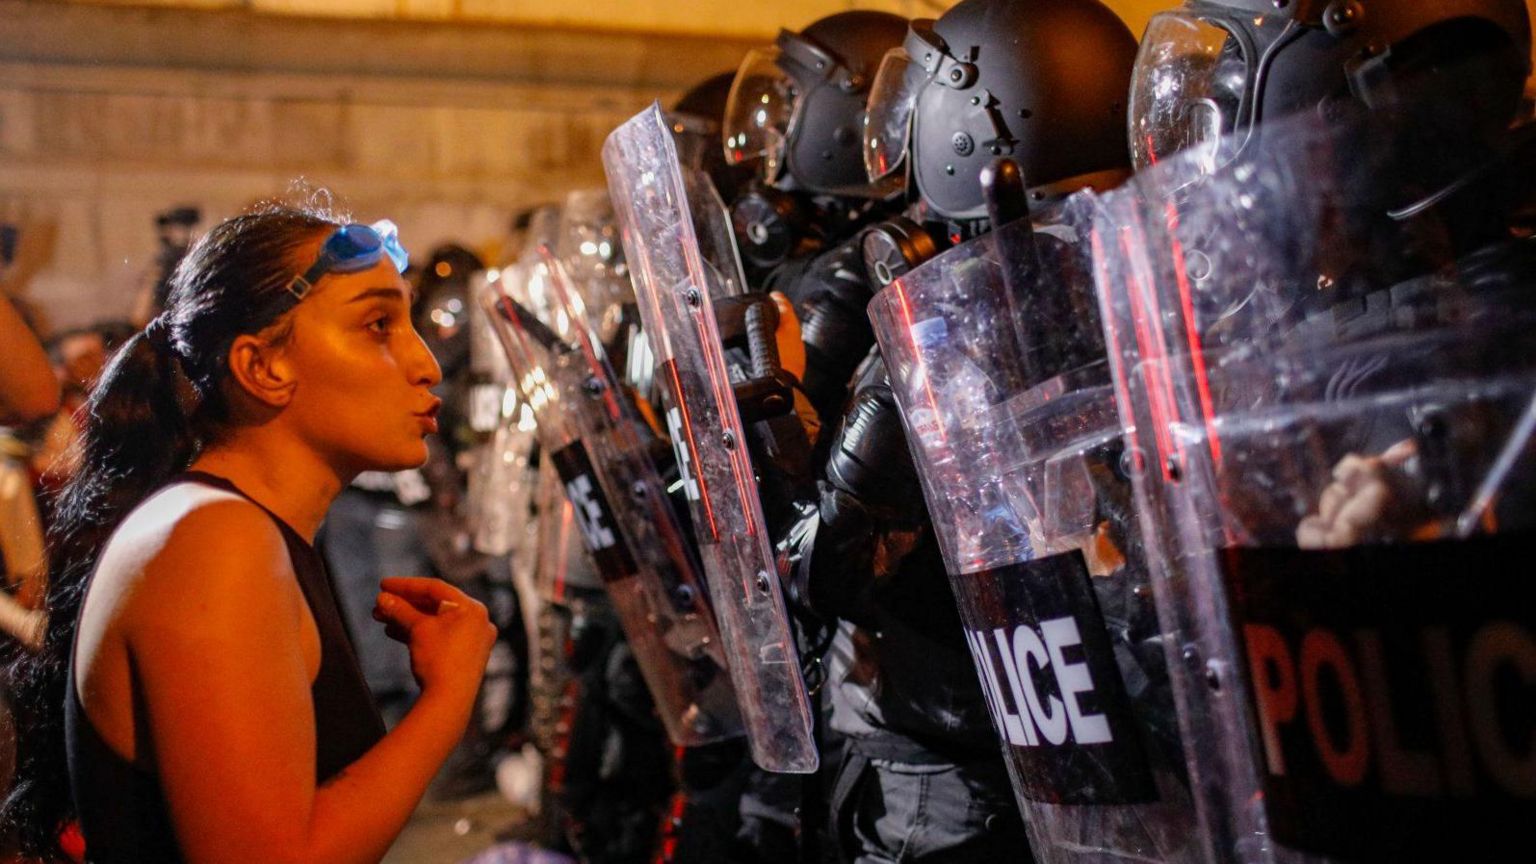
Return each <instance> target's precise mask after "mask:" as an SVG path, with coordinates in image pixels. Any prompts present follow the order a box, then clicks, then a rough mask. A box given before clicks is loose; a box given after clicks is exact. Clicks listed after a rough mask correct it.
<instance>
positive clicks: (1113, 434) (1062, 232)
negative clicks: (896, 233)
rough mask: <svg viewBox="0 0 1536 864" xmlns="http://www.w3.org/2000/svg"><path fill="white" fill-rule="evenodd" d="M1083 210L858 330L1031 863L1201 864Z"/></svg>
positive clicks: (990, 238)
mask: <svg viewBox="0 0 1536 864" xmlns="http://www.w3.org/2000/svg"><path fill="white" fill-rule="evenodd" d="M1084 195H1085V196H1086V195H1087V193H1084ZM1091 212H1092V201H1091V199H1088V200H1084V201H1082V202H1081V203H1078V202H1076V200H1074V202H1072V203H1070V204H1069V206H1067V207H1066V208H1064V209H1062V210H1061V211H1059V212H1056V213H1053V214H1050V215H1049V216H1048V217H1041V218H1039V219H1037V224H1036V225H1034V226H1031V224H1030V222H1029V221H1028V220H1021V221H1019V222H1015V223H1012V224H1010V225H1006V226H1004V227H1002V228H1000V229H998V230H996V231H994V232H992V233H990V234H987V235H984V236H982V237H980V238H978V239H976V240H972V241H970V242H967V243H965V244H962V245H960V246H957V247H955V248H954V249H951V250H949V251H947V252H945V253H944V254H943V255H940V256H938V257H937V258H934V259H933V260H931V261H929V262H927V263H925V264H923V265H922V266H920V267H918V268H916V269H915V270H913V271H912V272H910V273H908V274H907V275H906V276H903V277H902V278H900V279H898V280H896V281H895V282H893V283H892V284H891V285H890V286H888V287H887V288H885V289H884V290H883V291H881V292H880V293H879V294H878V295H876V296H875V298H874V300H873V301H872V302H871V303H870V307H869V312H870V318H871V321H872V322H873V324H874V327H875V333H876V336H877V337H878V339H879V342H880V350H881V353H882V355H883V356H884V358H885V362H886V368H887V369H888V370H889V372H890V377H891V385H892V391H893V392H894V394H895V396H896V401H897V403H898V406H899V407H900V409H901V413H902V417H903V420H904V422H905V425H906V429H907V434H908V442H909V444H910V445H911V449H912V452H913V457H914V460H915V462H916V464H917V466H918V473H919V475H920V476H921V478H922V482H923V490H924V494H925V497H926V499H927V503H928V510H929V513H930V515H931V517H932V520H933V526H934V531H935V533H936V535H937V537H938V539H939V543H940V546H941V548H942V551H943V553H944V559H945V564H946V567H947V569H948V571H949V576H950V583H951V585H952V587H953V588H954V593H955V598H956V600H957V603H958V606H959V610H960V615H961V620H962V621H963V623H964V625H965V628H966V637H967V641H968V642H969V643H970V646H971V650H972V654H973V656H974V659H975V661H976V668H977V675H978V677H979V678H980V679H981V683H982V690H983V692H984V693H985V694H986V696H987V701H988V706H989V708H990V709H991V713H992V717H993V720H994V724H995V728H996V731H997V734H998V737H999V739H1000V740H1001V743H1002V747H1003V753H1004V757H1005V761H1006V762H1007V764H1008V768H1009V772H1010V776H1011V779H1012V781H1013V786H1014V791H1015V794H1016V797H1017V799H1018V802H1019V806H1020V810H1021V811H1022V812H1023V814H1024V816H1025V821H1026V823H1027V825H1028V828H1029V832H1030V846H1031V851H1032V852H1033V854H1034V856H1035V859H1036V860H1037V861H1041V862H1084V861H1112V860H1132V861H1158V862H1185V861H1189V862H1193V861H1200V860H1203V854H1202V850H1201V845H1200V843H1199V841H1198V837H1197V832H1196V830H1195V810H1194V806H1193V803H1192V800H1191V796H1190V793H1189V787H1188V780H1187V778H1186V776H1185V771H1184V755H1183V751H1182V746H1181V742H1180V740H1179V733H1178V725H1177V719H1176V713H1175V710H1174V701H1173V695H1172V691H1171V688H1170V686H1169V683H1168V674H1167V670H1166V667H1165V663H1164V658H1163V649H1162V645H1161V642H1160V640H1159V638H1158V636H1159V632H1158V627H1157V619H1156V614H1155V609H1154V608H1153V603H1152V597H1151V593H1150V588H1149V585H1148V574H1147V566H1146V562H1145V559H1144V556H1143V553H1142V543H1141V538H1140V532H1139V530H1138V526H1137V525H1136V521H1135V514H1134V511H1133V508H1132V506H1131V497H1132V493H1131V486H1130V481H1129V478H1128V477H1127V476H1126V474H1125V469H1124V464H1123V460H1124V447H1123V444H1122V440H1123V438H1122V435H1121V429H1120V423H1119V418H1118V416H1117V415H1116V413H1115V403H1114V397H1113V394H1112V392H1111V389H1110V386H1109V371H1108V367H1107V363H1106V360H1105V358H1104V355H1103V347H1102V342H1101V341H1100V339H1099V337H1098V321H1097V316H1096V314H1095V312H1096V310H1095V305H1096V304H1095V300H1094V296H1093V277H1092V270H1091V267H1090V266H1089V265H1090V262H1091V258H1090V256H1089V254H1088V246H1087V243H1086V239H1087V231H1086V230H1083V229H1084V227H1085V225H1086V224H1091V223H1090V222H1089V220H1088V218H1087V217H1088V216H1091Z"/></svg>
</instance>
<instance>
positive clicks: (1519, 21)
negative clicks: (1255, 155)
mask: <svg viewBox="0 0 1536 864" xmlns="http://www.w3.org/2000/svg"><path fill="white" fill-rule="evenodd" d="M1530 57H1531V33H1530V19H1529V13H1528V12H1527V10H1526V5H1525V0H1189V2H1187V3H1186V4H1185V5H1184V6H1183V7H1182V8H1180V9H1176V10H1173V11H1170V12H1164V13H1161V14H1159V15H1157V16H1154V17H1153V19H1152V21H1151V23H1149V24H1148V25H1147V31H1146V33H1145V34H1144V36H1143V38H1142V43H1141V50H1140V53H1139V55H1138V57H1137V60H1136V71H1135V75H1134V78H1133V83H1132V88H1131V108H1130V118H1129V119H1130V124H1129V135H1130V145H1131V152H1132V156H1133V158H1134V160H1135V163H1136V167H1137V168H1138V169H1140V168H1143V167H1146V166H1148V165H1151V164H1152V163H1154V162H1157V161H1158V160H1160V159H1163V158H1165V157H1167V156H1170V155H1172V154H1173V153H1176V152H1180V151H1198V152H1201V153H1203V154H1204V155H1203V156H1202V157H1200V158H1202V159H1204V160H1206V161H1207V164H1208V166H1209V168H1210V169H1212V170H1214V169H1215V168H1216V167H1219V166H1220V165H1222V164H1225V163H1226V162H1228V161H1230V160H1231V159H1232V158H1233V157H1235V156H1236V155H1237V154H1238V152H1240V151H1241V150H1242V148H1243V146H1244V144H1246V142H1247V141H1248V140H1249V139H1250V138H1251V136H1252V134H1253V130H1254V129H1255V128H1256V127H1258V126H1259V125H1260V124H1261V123H1265V122H1272V121H1274V120H1276V119H1279V118H1280V117H1282V116H1285V115H1287V114H1294V113H1296V112H1298V111H1302V110H1309V109H1311V110H1325V111H1326V110H1340V108H1341V106H1342V105H1343V104H1344V102H1345V101H1346V100H1347V101H1354V102H1356V103H1361V104H1363V105H1364V107H1365V108H1366V109H1369V110H1376V109H1378V108H1382V107H1383V106H1393V105H1397V104H1401V103H1402V102H1403V101H1405V100H1404V99H1403V98H1402V97H1409V100H1411V101H1412V102H1413V103H1415V104H1418V105H1421V106H1434V110H1435V111H1437V112H1438V115H1439V116H1436V117H1435V118H1433V121H1432V122H1433V125H1435V126H1437V127H1440V128H1451V127H1452V126H1456V127H1460V128H1461V129H1462V130H1463V131H1464V132H1465V134H1466V136H1467V137H1468V138H1469V139H1473V140H1486V139H1488V138H1491V137H1493V136H1496V135H1497V134H1499V133H1501V132H1502V131H1504V130H1505V129H1506V128H1507V127H1508V126H1509V124H1510V122H1511V121H1512V120H1513V119H1514V117H1515V114H1516V111H1517V109H1518V106H1519V102H1520V95H1521V91H1522V89H1523V86H1524V82H1525V79H1526V77H1527V76H1528V75H1529V73H1530V62H1531V60H1530ZM1447 113H1451V114H1454V115H1456V116H1455V117H1454V118H1448V117H1447V116H1445V115H1446V114H1447Z"/></svg>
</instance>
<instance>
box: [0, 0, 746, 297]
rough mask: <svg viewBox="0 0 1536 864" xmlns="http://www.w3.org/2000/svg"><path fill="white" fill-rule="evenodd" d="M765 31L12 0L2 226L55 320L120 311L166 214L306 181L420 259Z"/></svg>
mask: <svg viewBox="0 0 1536 864" xmlns="http://www.w3.org/2000/svg"><path fill="white" fill-rule="evenodd" d="M758 41H759V40H757V39H751V40H748V39H733V38H725V37H713V38H709V39H705V38H702V37H698V36H691V35H686V34H683V35H678V34H671V35H667V34H642V33H625V32H620V31H582V30H573V29H566V28H558V27H516V28H514V27H504V26H487V25H473V26H471V25H465V24H432V23H419V22H411V23H403V22H398V21H366V20H362V21H356V20H325V21H322V20H311V19H298V18H284V17H280V16H272V15H265V14H258V13H254V12H250V11H243V10H215V11H187V10H168V9H153V8H124V7H110V6H85V5H76V6H71V5H67V4H52V3H31V2H14V0H3V2H0V220H4V221H8V222H13V223H20V224H21V225H23V228H24V242H23V247H24V248H23V250H22V251H23V258H24V259H26V262H31V264H32V265H36V266H24V267H23V268H22V269H23V270H26V271H31V270H35V272H32V273H30V274H28V273H17V274H13V275H15V276H17V277H21V276H26V275H30V279H29V280H28V281H29V282H30V285H29V287H28V289H27V296H29V297H30V298H31V299H32V300H33V301H34V302H35V303H37V304H38V305H40V306H41V307H42V308H43V310H44V311H45V312H46V314H47V317H48V318H49V323H50V324H51V325H53V326H54V327H66V326H74V325H79V324H85V323H89V322H91V321H93V320H98V319H101V318H108V317H122V316H123V315H125V314H126V313H127V312H128V310H129V307H130V304H131V302H132V298H133V294H134V292H135V291H136V289H137V286H138V284H139V281H140V280H141V278H142V274H144V273H145V272H146V270H147V268H148V265H149V263H150V261H151V260H152V258H153V255H154V251H155V231H154V227H153V217H154V214H156V213H157V212H159V211H161V210H163V209H166V208H168V207H171V206H175V205H180V204H195V205H198V206H200V207H202V208H203V210H204V214H205V217H207V218H209V219H217V218H220V217H223V216H226V215H229V214H231V213H233V212H236V211H238V210H239V209H241V208H243V207H245V206H247V205H248V204H250V203H251V202H253V201H256V200H259V199H262V198H266V197H271V196H273V195H276V194H279V193H282V192H283V191H284V190H285V189H286V188H288V187H289V185H290V184H291V183H292V181H294V180H295V179H297V178H303V179H304V180H305V181H307V182H309V183H312V184H318V185H322V186H324V187H327V188H329V189H331V190H332V191H333V192H334V193H335V194H336V195H337V196H338V197H339V198H341V199H342V200H343V201H344V202H345V203H347V204H348V205H350V206H351V207H352V209H353V210H354V212H356V213H357V215H358V216H359V217H361V218H364V219H373V218H379V217H383V216H388V217H390V218H393V219H395V221H397V222H398V223H399V224H400V225H401V228H402V234H403V236H404V238H405V239H406V241H407V244H408V246H409V247H410V248H411V249H412V250H413V251H415V252H417V253H421V254H424V253H426V252H427V251H429V250H430V248H431V247H432V246H433V245H435V244H437V243H439V242H442V241H446V240H457V241H460V242H464V243H466V244H467V245H470V246H471V247H473V248H477V249H480V250H482V251H484V252H486V253H487V254H488V255H491V256H494V255H495V254H497V249H496V247H497V244H498V242H499V241H500V240H501V238H502V237H503V236H504V235H505V233H506V226H507V225H508V223H509V222H510V220H511V216H512V214H513V213H514V212H515V211H517V210H519V209H521V208H523V207H526V206H529V205H531V204H534V203H538V202H540V201H544V200H550V199H553V198H556V197H559V196H562V195H563V194H564V193H565V192H566V191H568V190H570V189H573V188H581V187H589V186H598V185H601V184H602V183H603V176H602V171H601V166H600V163H599V161H598V153H599V148H600V147H601V145H602V141H603V138H604V137H605V136H606V135H607V133H608V132H609V131H610V130H612V129H613V127H614V126H616V125H617V124H618V123H620V122H621V121H622V120H624V119H625V118H627V117H629V116H630V115H632V114H633V113H634V112H636V111H638V110H639V109H640V108H642V107H644V106H645V105H646V104H647V103H648V102H650V101H651V100H652V99H655V98H658V97H661V98H671V96H672V95H674V94H675V93H677V92H680V91H681V90H682V89H684V88H685V87H686V86H687V85H688V84H690V83H692V82H693V81H695V80H699V79H702V78H704V77H706V76H707V75H709V74H710V73H713V72H717V71H725V70H728V69H731V68H733V67H734V64H735V63H736V62H737V61H738V60H739V59H740V57H741V56H742V54H744V53H745V52H746V50H747V49H748V48H749V47H750V46H751V45H753V44H756V43H757V42H758Z"/></svg>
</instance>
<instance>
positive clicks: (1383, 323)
mask: <svg viewBox="0 0 1536 864" xmlns="http://www.w3.org/2000/svg"><path fill="white" fill-rule="evenodd" d="M1385 119H1386V118H1385V117H1384V116H1381V115H1378V116H1376V117H1372V118H1363V119H1362V118H1340V117H1338V116H1337V115H1334V116H1330V117H1327V118H1321V117H1318V116H1316V115H1313V114H1311V113H1308V114H1306V116H1304V117H1302V118H1300V119H1299V120H1295V121H1288V122H1287V123H1285V124H1284V125H1276V124H1270V125H1267V126H1266V127H1265V128H1264V129H1263V130H1262V134H1261V135H1259V136H1258V137H1257V140H1256V141H1253V142H1250V143H1249V146H1247V147H1246V148H1245V149H1244V151H1243V152H1242V153H1241V154H1240V156H1239V158H1238V159H1237V160H1236V161H1234V162H1233V163H1231V164H1229V165H1227V166H1226V167H1224V168H1221V169H1219V170H1217V171H1216V172H1215V173H1213V174H1209V175H1207V173H1206V167H1207V166H1202V165H1201V164H1199V163H1198V162H1192V161H1188V160H1175V161H1173V162H1169V163H1165V164H1162V165H1159V166H1157V167H1156V168H1155V169H1153V170H1149V171H1147V172H1145V173H1144V174H1142V175H1140V176H1138V177H1137V178H1136V179H1135V180H1133V181H1132V182H1131V183H1130V184H1129V185H1128V186H1126V187H1125V188H1123V189H1122V190H1118V191H1116V192H1115V193H1111V194H1110V195H1108V196H1106V197H1105V199H1104V202H1103V203H1104V208H1103V211H1102V212H1101V214H1100V216H1099V218H1098V220H1097V224H1096V227H1095V229H1094V232H1093V247H1094V253H1095V258H1096V263H1097V282H1098V288H1099V292H1100V297H1101V305H1102V308H1103V314H1104V332H1105V337H1106V342H1107V343H1108V346H1109V349H1110V356H1111V358H1112V360H1113V363H1114V383H1115V389H1116V396H1117V402H1118V406H1119V411H1120V413H1121V414H1122V416H1123V418H1124V420H1125V422H1126V424H1127V425H1129V426H1134V434H1133V436H1132V439H1133V441H1134V447H1135V455H1134V458H1133V459H1131V460H1130V461H1129V462H1128V466H1130V467H1131V468H1132V474H1133V480H1134V486H1135V492H1136V502H1137V507H1138V510H1139V511H1140V514H1141V519H1142V525H1143V533H1144V536H1146V537H1147V538H1148V540H1149V543H1148V546H1149V552H1150V554H1149V558H1150V559H1151V561H1152V564H1153V568H1154V578H1153V579H1152V586H1153V588H1154V592H1155V594H1156V599H1157V603H1158V607H1159V614H1160V617H1161V618H1162V620H1163V626H1164V629H1165V632H1166V639H1167V648H1168V654H1169V658H1170V665H1171V666H1172V667H1173V668H1174V671H1175V673H1176V674H1175V685H1176V691H1177V694H1178V698H1179V702H1180V715H1181V719H1182V721H1183V723H1184V724H1185V740H1186V741H1188V742H1189V743H1190V747H1189V748H1188V751H1189V753H1190V759H1191V761H1190V767H1191V772H1192V774H1193V775H1194V776H1195V778H1196V779H1197V782H1198V788H1199V790H1200V793H1201V794H1200V798H1199V802H1198V803H1199V805H1200V807H1201V810H1202V816H1203V824H1205V825H1206V826H1208V827H1210V828H1211V829H1213V830H1217V831H1219V832H1220V839H1221V841H1222V843H1221V848H1220V849H1219V853H1220V857H1221V858H1222V859H1224V860H1243V861H1286V862H1288V861H1300V860H1308V861H1310V860H1317V859H1318V858H1326V859H1329V860H1349V861H1355V860H1371V861H1375V860H1383V861H1387V860H1390V861H1406V860H1415V861H1418V860H1456V859H1460V858H1465V857H1466V856H1467V849H1468V848H1477V849H1478V850H1479V852H1478V853H1475V855H1474V857H1480V858H1486V859H1487V860H1514V859H1515V858H1523V857H1526V856H1527V855H1528V854H1529V843H1528V840H1527V839H1526V838H1527V836H1528V831H1529V828H1528V825H1529V817H1530V816H1532V815H1536V758H1533V757H1536V750H1533V749H1532V740H1533V735H1536V732H1533V729H1536V727H1533V719H1532V717H1533V715H1532V713H1531V711H1530V705H1531V703H1530V701H1529V698H1530V692H1531V690H1530V682H1531V681H1532V674H1533V672H1536V603H1533V602H1532V601H1533V599H1536V597H1533V593H1532V587H1531V586H1532V584H1533V583H1532V582H1531V580H1530V579H1529V578H1528V576H1523V575H1521V574H1522V573H1525V574H1528V573H1529V571H1528V570H1525V569H1524V567H1525V566H1528V565H1520V564H1518V562H1519V561H1521V560H1523V559H1524V558H1525V557H1526V556H1527V554H1528V552H1527V550H1528V548H1529V547H1528V545H1527V543H1528V539H1527V537H1528V535H1527V534H1526V532H1528V531H1529V530H1530V528H1531V523H1532V522H1533V521H1536V503H1533V496H1532V493H1533V491H1536V486H1533V484H1536V462H1533V456H1536V448H1533V446H1532V434H1531V433H1532V429H1533V428H1536V341H1533V340H1532V339H1531V338H1530V333H1531V332H1532V330H1531V327H1532V323H1533V317H1536V303H1533V301H1532V294H1531V285H1532V278H1533V275H1536V266H1533V257H1532V252H1531V251H1528V250H1529V249H1530V248H1531V247H1530V245H1529V244H1528V243H1520V242H1515V241H1512V240H1510V239H1509V236H1510V235H1509V233H1508V232H1507V230H1505V229H1504V226H1505V225H1506V224H1507V221H1505V218H1504V217H1505V216H1506V214H1503V213H1500V212H1499V207H1500V201H1501V199H1505V198H1506V196H1507V193H1509V192H1511V191H1514V192H1518V193H1520V194H1528V193H1529V191H1530V189H1531V186H1530V183H1529V174H1524V175H1521V174H1518V173H1517V174H1515V175H1513V176H1515V177H1521V176H1523V177H1525V178H1526V179H1524V180H1521V181H1520V188H1518V189H1512V188H1511V185H1512V184H1511V181H1510V179H1509V177H1510V176H1511V175H1510V174H1509V173H1508V171H1509V170H1510V169H1509V164H1508V163H1506V164H1504V165H1503V166H1500V165H1498V164H1497V162H1496V161H1495V163H1494V164H1493V166H1492V168H1491V169H1489V170H1485V171H1481V172H1479V173H1474V174H1468V175H1465V176H1464V179H1463V180H1461V181H1458V182H1457V183H1456V184H1454V188H1452V187H1446V188H1444V189H1441V190H1440V191H1435V190H1434V189H1432V188H1431V189H1426V188H1425V186H1424V185H1423V181H1424V178H1425V173H1424V171H1423V168H1424V166H1426V165H1429V166H1437V167H1438V166H1442V165H1444V164H1446V162H1447V160H1450V159H1454V158H1456V157H1455V156H1454V154H1446V153H1444V152H1443V151H1441V150H1439V149H1437V148H1444V147H1447V145H1450V146H1451V147H1455V146H1460V145H1462V144H1464V143H1466V142H1467V137H1466V135H1465V130H1464V129H1463V130H1460V131H1456V132H1455V133H1454V134H1450V135H1443V136H1442V137H1439V138H1435V137H1433V136H1426V135H1424V134H1423V133H1424V132H1426V131H1428V130H1426V129H1425V128H1424V127H1423V126H1422V125H1420V124H1413V128H1411V129H1409V128H1404V127H1397V128H1393V127H1391V126H1389V125H1388V124H1387V123H1385V122H1384V120H1385ZM1441 131H1442V132H1443V131H1444V130H1441ZM1410 135H1412V136H1413V137H1412V138H1411V139H1410V138H1409V137H1408V136H1410ZM1527 164H1528V163H1527ZM1490 226H1491V230H1489V228H1490ZM1521 693H1523V694H1524V695H1523V696H1522V695H1520V694H1521ZM1522 700H1524V701H1522ZM1521 706H1523V707H1521Z"/></svg>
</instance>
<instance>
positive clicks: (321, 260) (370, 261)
mask: <svg viewBox="0 0 1536 864" xmlns="http://www.w3.org/2000/svg"><path fill="white" fill-rule="evenodd" d="M386 255H388V256H389V260H390V262H392V263H393V264H394V265H395V270H397V271H399V272H401V273H404V272H405V268H406V265H407V264H409V263H410V255H409V254H407V253H406V251H405V247H404V246H401V245H400V229H399V228H397V227H395V223H393V222H391V221H389V220H388V219H381V220H379V221H378V222H375V223H373V224H372V225H361V224H358V223H356V222H354V223H352V224H351V225H343V226H341V227H340V228H337V229H336V231H335V233H333V234H331V236H330V237H328V238H327V239H326V241H325V245H323V246H321V247H320V257H318V258H316V259H315V263H314V264H311V265H310V267H309V269H308V270H305V271H304V273H303V274H302V275H299V276H295V277H293V281H292V282H290V283H288V293H290V294H292V295H293V296H294V297H295V298H297V299H299V300H303V299H304V297H305V296H306V295H308V294H309V292H310V289H312V288H314V287H315V283H316V282H318V281H320V278H321V277H322V276H325V275H326V274H328V273H357V272H360V271H363V270H367V269H368V268H369V267H372V266H373V265H375V264H377V263H379V260H380V259H381V258H383V257H384V256H386Z"/></svg>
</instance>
